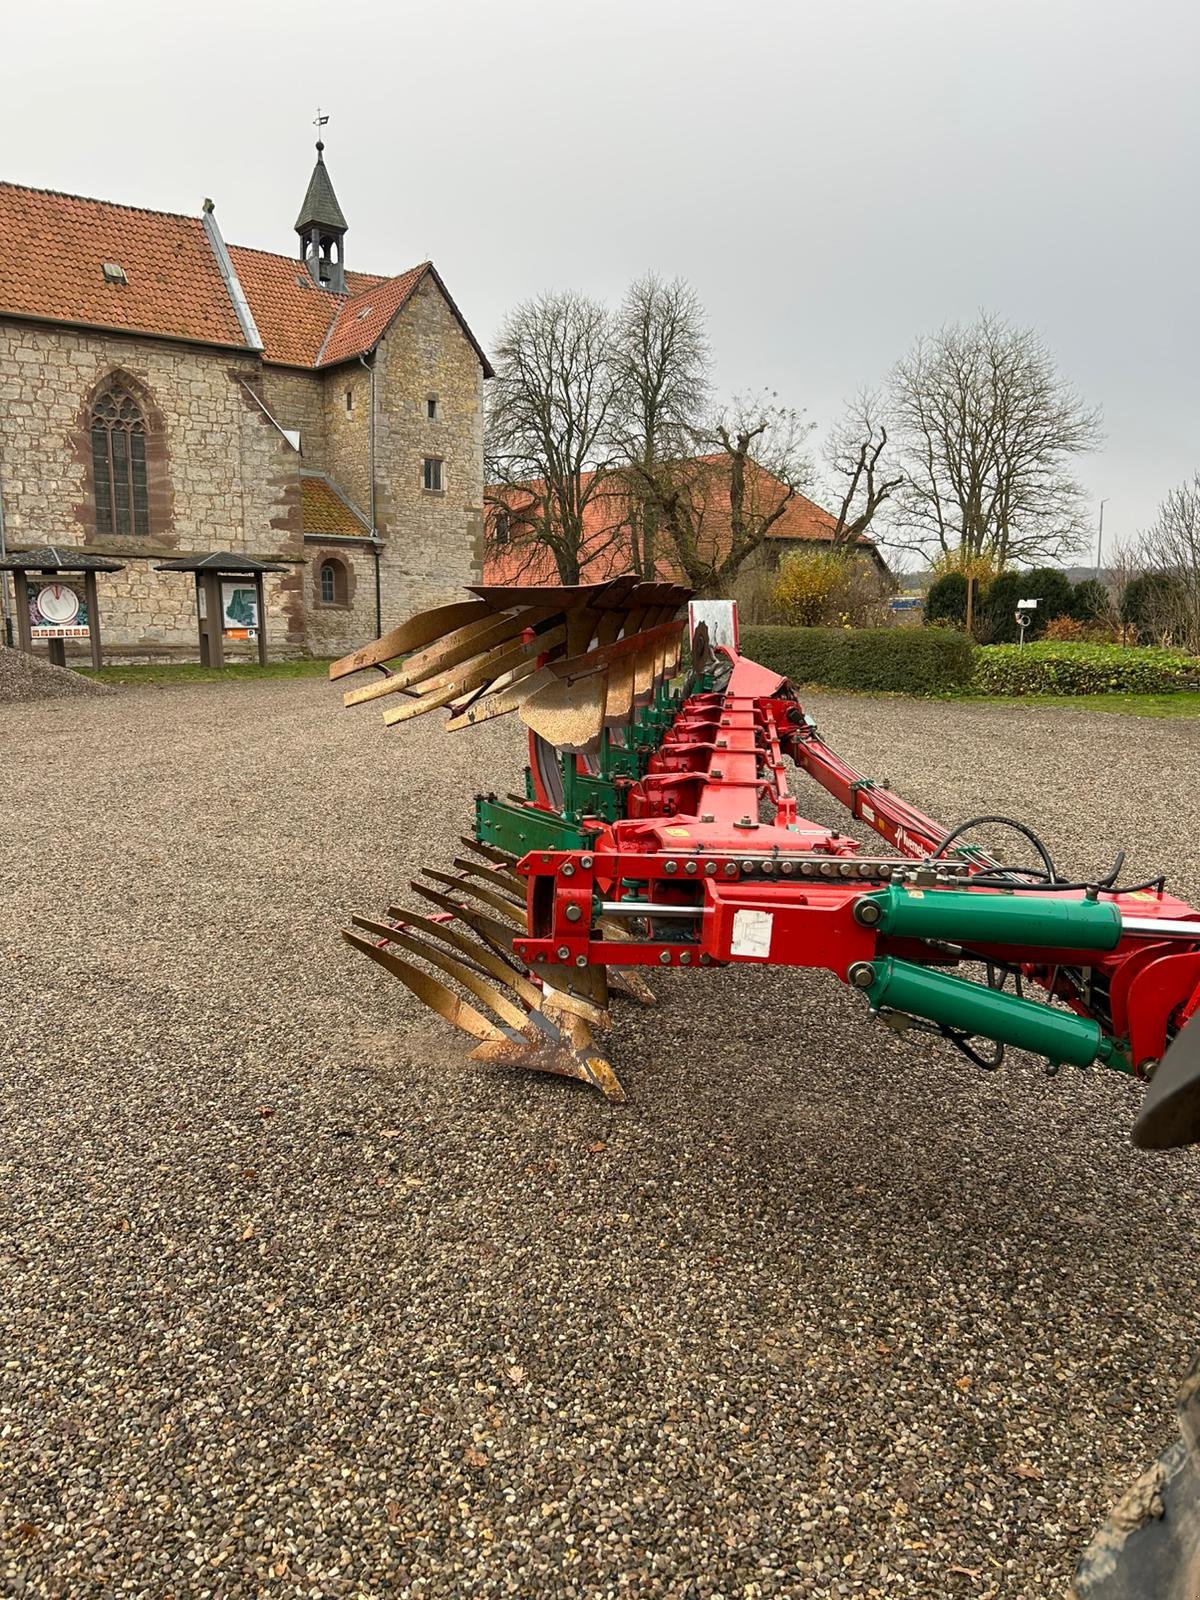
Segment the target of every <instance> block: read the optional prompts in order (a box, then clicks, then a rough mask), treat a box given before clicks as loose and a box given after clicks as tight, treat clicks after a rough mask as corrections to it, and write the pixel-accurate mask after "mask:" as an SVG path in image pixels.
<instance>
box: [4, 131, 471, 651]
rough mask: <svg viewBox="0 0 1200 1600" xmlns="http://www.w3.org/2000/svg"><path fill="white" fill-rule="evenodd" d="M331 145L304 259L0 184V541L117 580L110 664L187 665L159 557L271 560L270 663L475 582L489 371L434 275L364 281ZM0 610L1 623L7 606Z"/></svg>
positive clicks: (187, 601) (174, 578)
mask: <svg viewBox="0 0 1200 1600" xmlns="http://www.w3.org/2000/svg"><path fill="white" fill-rule="evenodd" d="M346 232H347V223H346V219H345V217H344V216H343V214H342V210H341V207H340V206H339V205H338V202H337V198H336V196H335V194H334V191H333V186H332V184H331V182H330V178H329V174H328V171H327V169H326V167H325V162H324V155H323V146H322V144H320V143H318V144H317V160H316V165H315V167H314V169H313V174H312V178H311V180H310V182H309V185H308V190H307V193H306V194H305V197H304V203H303V205H302V206H301V208H300V214H299V216H298V217H297V219H296V233H297V235H298V241H299V242H298V248H297V250H296V252H295V254H294V255H292V256H286V255H275V254H271V253H268V252H266V251H262V250H255V249H249V248H245V247H241V246H237V245H226V244H225V242H224V240H223V239H222V237H221V233H220V230H219V229H218V227H217V221H216V216H215V213H214V211H213V208H212V204H211V202H210V201H205V203H204V208H203V212H202V214H201V215H200V216H199V217H190V216H177V215H171V214H168V213H165V212H156V211H145V210H138V209H135V208H132V207H128V206H120V205H114V204H110V203H108V202H105V201H99V200H89V199H82V198H78V197H75V196H71V195H63V194H57V193H51V192H47V191H45V190H37V189H28V188H22V187H19V186H17V185H13V184H3V183H0V239H3V241H4V250H5V260H6V268H5V272H4V274H3V276H2V277H0V544H6V545H7V548H8V550H9V551H10V552H12V551H19V550H22V549H29V548H34V547H38V546H42V545H70V544H81V545H85V546H86V547H87V548H88V549H89V550H91V551H93V552H94V553H96V554H104V555H111V556H113V557H115V558H116V559H118V560H120V561H123V562H124V563H125V567H124V570H123V571H122V572H119V573H116V574H113V575H112V576H111V577H109V578H106V579H105V580H104V583H103V587H102V591H101V601H102V613H103V618H102V620H103V630H104V639H105V645H106V649H107V650H108V651H109V653H110V654H111V655H112V656H114V657H117V658H122V657H123V658H126V659H128V658H145V657H147V656H172V655H179V656H180V657H189V656H190V657H194V655H195V651H196V618H195V602H194V598H193V593H192V590H191V588H190V586H189V584H188V583H187V582H186V581H185V580H184V579H181V578H180V577H179V576H178V575H175V574H170V573H161V574H160V573H158V572H156V571H155V570H154V569H155V567H156V565H157V564H158V563H159V562H161V561H163V560H167V559H171V558H174V557H178V556H184V555H189V554H201V553H205V552H208V551H214V550H219V551H231V552H237V553H239V554H243V555H250V556H255V557H258V558H260V559H269V560H273V561H282V562H284V563H286V564H287V571H286V572H285V573H284V574H281V575H279V576H277V577H272V578H271V579H269V580H268V588H267V607H266V609H267V617H266V626H267V633H268V642H269V647H270V649H271V652H272V654H297V653H303V652H311V653H313V654H337V653H341V652H343V651H345V650H348V649H350V648H352V647H353V646H354V645H357V644H359V643H361V642H362V641H364V640H365V639H368V638H371V637H373V636H374V635H375V633H376V631H377V628H378V627H380V626H382V627H383V628H387V627H389V626H390V625H392V624H393V623H395V622H396V621H398V620H399V619H400V618H401V617H402V616H403V615H404V614H406V613H407V612H409V611H411V610H413V609H414V608H415V607H418V606H421V605H424V604H427V603H436V602H437V601H438V600H441V599H443V598H446V597H448V596H450V595H452V594H454V593H456V592H457V591H458V590H460V589H461V587H462V585H463V583H464V582H467V581H470V579H471V578H472V577H476V578H477V577H478V574H479V572H480V570H481V564H482V545H483V511H482V506H483V384H484V380H485V379H486V378H487V377H490V375H491V369H490V368H489V366H488V362H487V357H486V356H485V355H484V353H483V351H482V349H481V348H480V346H479V344H478V342H477V341H476V339H475V338H474V336H473V335H472V333H471V330H470V329H469V328H468V326H467V324H466V322H465V321H464V319H463V317H462V314H461V313H460V312H459V310H458V308H457V306H456V305H455V304H454V301H453V300H452V299H451V297H450V294H449V292H448V290H447V289H446V286H445V284H444V283H443V282H442V280H441V278H440V277H439V276H438V273H437V271H436V269H435V268H434V266H433V264H432V263H431V262H428V261H426V262H423V263H422V264H421V265H419V266H416V267H413V268H411V269H410V270H408V271H406V272H403V273H401V274H400V275H399V276H396V277H380V276H375V275H372V274H368V273H363V272H354V271H350V270H349V269H348V267H347V265H346V262H345V259H344V240H345V235H346ZM5 602H6V605H7V607H9V608H10V609H11V606H12V603H13V597H12V591H11V589H9V588H8V587H7V585H6V588H5Z"/></svg>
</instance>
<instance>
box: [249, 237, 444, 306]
mask: <svg viewBox="0 0 1200 1600" xmlns="http://www.w3.org/2000/svg"><path fill="white" fill-rule="evenodd" d="M228 247H229V249H230V250H244V251H245V252H246V254H247V255H251V256H269V257H270V258H271V260H272V261H286V262H288V263H289V264H290V265H292V266H294V267H298V268H299V269H300V271H301V272H303V271H304V263H303V261H301V259H300V257H299V256H289V255H285V254H284V253H283V251H282V250H264V249H262V247H261V246H260V245H256V244H234V243H233V241H232V240H230V241H229V246H228ZM421 265H422V266H425V265H427V263H425V262H422V263H421ZM404 270H405V272H412V271H413V270H414V269H413V268H412V267H406V268H405V269H404ZM346 272H347V275H348V276H349V277H351V278H374V279H375V280H376V285H375V286H378V284H381V283H390V282H391V280H392V279H393V278H402V277H403V276H404V273H403V272H394V273H389V272H363V271H361V270H360V269H359V268H358V267H347V268H346ZM314 287H315V285H314ZM343 292H344V294H345V297H346V299H347V300H353V299H354V295H353V294H351V293H350V291H349V290H345V291H343ZM356 292H357V293H359V294H366V293H367V291H366V290H365V289H360V290H358V291H356ZM321 293H322V294H337V293H338V290H336V289H322V291H321Z"/></svg>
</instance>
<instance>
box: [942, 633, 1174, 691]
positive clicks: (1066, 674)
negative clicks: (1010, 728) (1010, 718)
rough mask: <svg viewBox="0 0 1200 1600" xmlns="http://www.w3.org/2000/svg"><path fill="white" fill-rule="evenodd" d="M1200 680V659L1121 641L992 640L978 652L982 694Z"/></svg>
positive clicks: (977, 683) (1150, 687) (1143, 687)
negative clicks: (1007, 642)
mask: <svg viewBox="0 0 1200 1600" xmlns="http://www.w3.org/2000/svg"><path fill="white" fill-rule="evenodd" d="M1198 685H1200V659H1197V658H1196V657H1195V656H1187V655H1184V654H1183V653H1182V652H1181V651H1178V650H1152V649H1148V648H1144V647H1140V646H1139V647H1135V648H1126V647H1125V646H1122V645H1118V644H1065V643H1050V642H1047V643H1043V644H1026V645H1014V644H993V645H985V646H984V647H983V648H982V649H980V650H977V651H976V652H975V674H974V677H973V678H972V680H971V687H972V689H974V690H976V691H977V692H978V693H981V694H1006V695H1024V694H1111V693H1120V694H1170V693H1172V692H1173V691H1174V690H1177V689H1193V688H1195V687H1197V686H1198Z"/></svg>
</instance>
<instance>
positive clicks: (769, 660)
mask: <svg viewBox="0 0 1200 1600" xmlns="http://www.w3.org/2000/svg"><path fill="white" fill-rule="evenodd" d="M741 648H742V653H743V654H744V655H747V656H749V657H750V658H751V659H752V660H754V661H758V662H761V664H762V665H763V666H764V667H770V668H771V669H772V671H774V672H781V673H783V674H784V676H785V677H787V678H789V679H790V680H791V682H792V683H794V684H798V683H819V684H825V685H827V686H828V687H829V688H833V689H864V690H874V691H876V692H880V691H882V692H885V693H890V692H896V693H902V694H940V693H943V692H945V691H946V690H948V689H957V688H961V687H962V686H963V685H965V684H966V683H968V682H969V681H970V678H971V658H972V654H973V649H974V647H973V646H972V644H971V641H970V640H969V639H968V638H967V636H966V634H965V633H959V632H958V631H956V630H955V629H952V628H743V629H742V630H741Z"/></svg>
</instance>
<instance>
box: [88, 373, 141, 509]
mask: <svg viewBox="0 0 1200 1600" xmlns="http://www.w3.org/2000/svg"><path fill="white" fill-rule="evenodd" d="M91 428H92V474H93V483H94V486H95V494H96V532H97V533H98V534H101V535H104V534H144V535H148V534H149V532H150V495H149V490H148V487H147V483H146V416H145V413H144V412H143V410H142V407H141V405H140V404H139V403H138V401H137V400H136V399H135V398H134V396H133V395H132V394H131V393H130V392H129V390H128V389H127V388H125V387H124V385H123V384H121V383H120V381H119V380H114V381H112V382H111V383H109V384H107V385H106V386H105V387H104V388H103V389H101V390H100V392H99V394H97V396H96V398H95V399H94V400H93V402H92V417H91Z"/></svg>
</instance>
